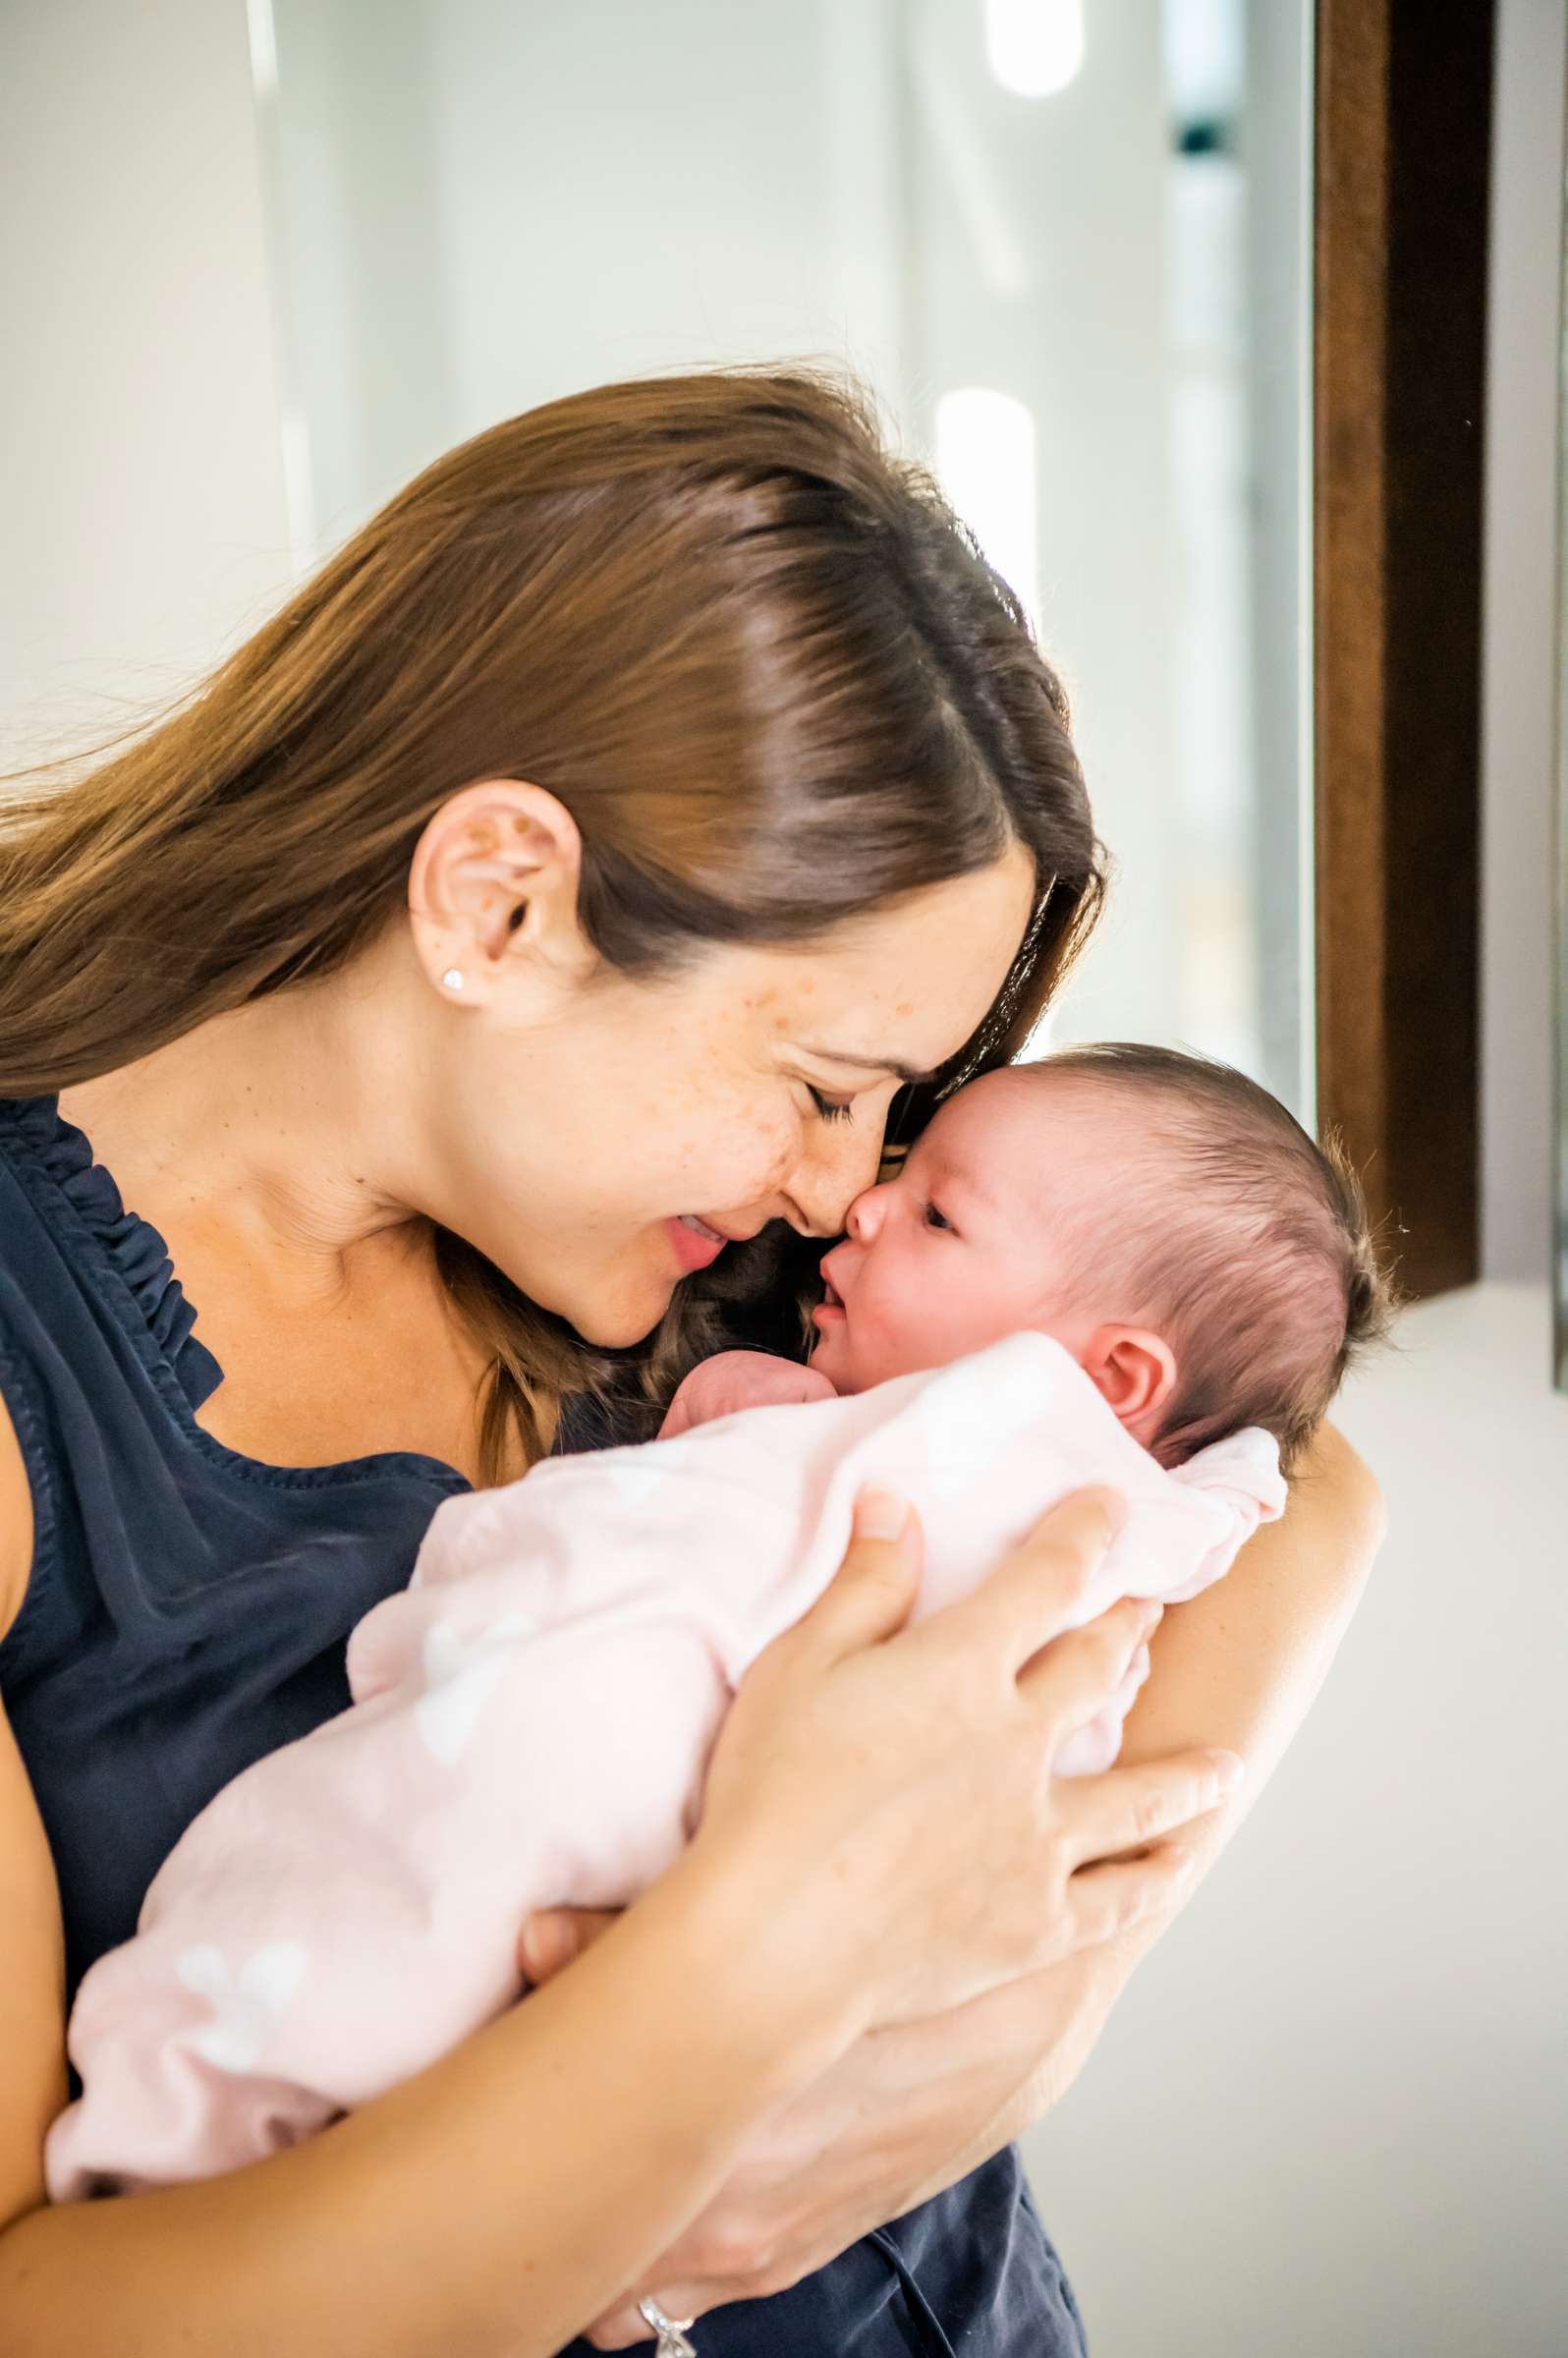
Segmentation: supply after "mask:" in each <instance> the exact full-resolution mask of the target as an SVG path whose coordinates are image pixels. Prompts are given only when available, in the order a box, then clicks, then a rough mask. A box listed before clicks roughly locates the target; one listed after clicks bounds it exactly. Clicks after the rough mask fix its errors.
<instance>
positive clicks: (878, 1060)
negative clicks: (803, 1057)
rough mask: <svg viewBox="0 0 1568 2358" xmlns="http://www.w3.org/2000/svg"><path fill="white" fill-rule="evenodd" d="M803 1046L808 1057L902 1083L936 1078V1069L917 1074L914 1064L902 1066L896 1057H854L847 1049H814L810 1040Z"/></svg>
mask: <svg viewBox="0 0 1568 2358" xmlns="http://www.w3.org/2000/svg"><path fill="white" fill-rule="evenodd" d="M801 1046H802V1048H803V1049H804V1050H805V1052H806V1054H807V1055H808V1056H820V1057H822V1058H823V1060H824V1061H825V1062H826V1063H828V1064H854V1065H858V1066H859V1067H860V1069H861V1071H862V1072H863V1073H892V1074H894V1075H895V1077H896V1078H897V1079H898V1080H900V1081H907V1082H913V1083H916V1084H917V1085H918V1084H919V1083H921V1082H924V1081H934V1080H935V1078H936V1073H935V1069H934V1067H933V1069H932V1070H931V1071H930V1072H928V1073H922V1072H917V1071H916V1069H915V1067H914V1066H913V1065H912V1064H900V1063H899V1062H898V1059H897V1058H896V1057H894V1056H852V1055H851V1054H850V1052H849V1050H848V1049H847V1048H818V1047H813V1046H812V1043H811V1041H810V1040H805V1039H803V1040H802V1041H801Z"/></svg>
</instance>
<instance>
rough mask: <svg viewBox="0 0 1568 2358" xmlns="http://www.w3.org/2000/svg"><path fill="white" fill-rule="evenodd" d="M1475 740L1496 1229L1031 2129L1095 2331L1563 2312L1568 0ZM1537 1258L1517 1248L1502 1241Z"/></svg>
mask: <svg viewBox="0 0 1568 2358" xmlns="http://www.w3.org/2000/svg"><path fill="white" fill-rule="evenodd" d="M1500 17H1501V29H1500V52H1499V73H1498V84H1497V101H1496V105H1497V113H1496V123H1497V148H1496V184H1495V197H1494V211H1493V256H1492V304H1493V316H1492V329H1491V362H1492V378H1491V384H1490V387H1489V392H1488V404H1489V415H1488V430H1487V451H1488V475H1487V506H1486V528H1485V529H1486V556H1485V590H1486V614H1485V646H1484V686H1485V695H1486V720H1485V736H1484V779H1483V789H1484V836H1485V857H1486V876H1485V924H1486V940H1485V970H1484V989H1485V1009H1484V1041H1485V1054H1486V1058H1487V1073H1486V1090H1485V1101H1484V1116H1485V1151H1486V1181H1487V1201H1486V1251H1487V1265H1488V1267H1489V1268H1490V1269H1491V1270H1492V1271H1493V1272H1496V1275H1494V1277H1493V1280H1492V1281H1491V1282H1488V1283H1486V1284H1484V1285H1482V1286H1480V1287H1476V1288H1472V1289H1469V1290H1467V1291H1465V1292H1463V1293H1458V1294H1453V1295H1450V1296H1448V1297H1447V1298H1446V1299H1444V1300H1440V1301H1437V1302H1433V1303H1429V1304H1427V1305H1424V1306H1423V1307H1422V1308H1420V1309H1419V1310H1417V1311H1415V1312H1413V1313H1411V1314H1410V1315H1409V1316H1408V1317H1407V1319H1405V1321H1404V1323H1403V1327H1402V1330H1401V1333H1400V1337H1399V1345H1398V1349H1397V1350H1396V1351H1395V1352H1394V1353H1393V1354H1391V1355H1390V1356H1389V1357H1388V1358H1387V1359H1386V1360H1385V1361H1384V1362H1383V1363H1382V1364H1381V1365H1380V1366H1378V1367H1376V1368H1374V1369H1373V1370H1372V1372H1371V1373H1370V1374H1369V1375H1366V1376H1365V1377H1363V1378H1362V1379H1361V1380H1360V1381H1359V1382H1358V1383H1357V1384H1356V1386H1355V1387H1354V1389H1353V1391H1352V1392H1351V1394H1350V1396H1349V1397H1348V1398H1347V1400H1346V1401H1345V1403H1344V1412H1343V1419H1342V1421H1343V1423H1344V1425H1345V1428H1346V1430H1347V1431H1348V1432H1349V1433H1350V1435H1351V1437H1352V1439H1353V1440H1355V1442H1356V1443H1357V1445H1358V1446H1359V1447H1360V1448H1361V1450H1362V1451H1363V1453H1364V1454H1365V1455H1366V1456H1367V1458H1368V1459H1369V1460H1370V1461H1371V1463H1372V1466H1373V1467H1374V1468H1375V1470H1376V1472H1377V1474H1378V1475H1379V1477H1380V1479H1381V1482H1382V1484H1383V1488H1384V1490H1385V1492H1386V1495H1387V1498H1388V1503H1389V1512H1390V1518H1391V1527H1390V1534H1389V1539H1388V1543H1387V1545H1386V1547H1385V1549H1384V1551H1383V1556H1382V1559H1381V1561H1380V1563H1379V1565H1378V1568H1377V1571H1376V1573H1375V1574H1374V1576H1373V1580H1372V1586H1371V1589H1370V1591H1369V1594H1368V1597H1367V1600H1366V1602H1365V1603H1364V1605H1363V1607H1362V1610H1361V1612H1360V1614H1359V1615H1358V1617H1357V1620H1356V1622H1355V1623H1354V1625H1353V1627H1352V1629H1351V1632H1350V1634H1349V1636H1348V1638H1347V1640H1346V1642H1345V1646H1344V1649H1343V1652H1342V1654H1341V1656H1340V1659H1339V1661H1338V1663H1337V1664H1336V1666H1335V1669H1334V1672H1333V1675H1332V1676H1331V1678H1330V1680H1329V1682H1328V1685H1327V1687H1326V1689H1325V1690H1324V1693H1323V1695H1322V1697H1321V1698H1320V1700H1319V1701H1318V1703H1317V1705H1316V1708H1315V1710H1314V1712H1313V1713H1312V1716H1311V1717H1310V1719H1309V1721H1308V1723H1307V1725H1306V1727H1305V1729H1304V1730H1303V1732H1302V1734H1301V1736H1300V1737H1299V1738H1298V1740H1297V1742H1296V1744H1295V1746H1294V1747H1293V1749H1292V1751H1291V1753H1290V1754H1289V1756H1288V1757H1287V1759H1286V1761H1285V1762H1284V1764H1283V1766H1282V1767H1281V1768H1280V1769H1279V1771H1278V1773H1277V1775H1276V1777H1275V1779H1274V1781H1273V1783H1272V1785H1271V1786H1270V1788H1269V1790H1268V1791H1267V1793H1266V1794H1265V1795H1264V1796H1263V1798H1262V1800H1261V1801H1260V1804H1259V1806H1258V1808H1257V1810H1256V1812H1255V1813H1254V1816H1253V1818H1252V1819H1251V1820H1250V1822H1249V1824H1248V1825H1247V1826H1246V1827H1245V1828H1244V1830H1243V1832H1242V1833H1241V1835H1240V1836H1239V1837H1238V1840H1237V1843H1236V1846H1235V1848H1234V1849H1233V1850H1232V1851H1231V1852H1230V1853H1229V1854H1228V1856H1227V1857H1226V1859H1225V1860H1224V1861H1223V1862H1222V1863H1221V1865H1220V1867H1219V1868H1218V1870H1217V1871H1216V1874H1215V1877H1214V1879H1213V1881H1211V1882H1210V1883H1209V1884H1208V1885H1206V1886H1205V1887H1204V1890H1203V1891H1202V1892H1201V1893H1200V1894H1199V1895H1198V1898H1197V1899H1196V1901H1195V1902H1194V1904H1193V1906H1192V1908H1191V1909H1190V1910H1189V1912H1188V1914H1187V1915H1186V1916H1185V1917H1184V1918H1183V1919H1181V1921H1180V1922H1179V1923H1178V1924H1177V1925H1176V1926H1175V1927H1174V1928H1173V1930H1172V1932H1171V1933H1170V1934H1169V1935H1168V1936H1167V1937H1166V1939H1165V1940H1164V1941H1163V1942H1162V1943H1161V1944H1160V1946H1159V1948H1158V1949H1157V1950H1156V1951H1155V1952H1154V1953H1153V1955H1152V1956H1151V1957H1150V1958H1149V1959H1148V1962H1147V1963H1146V1965H1145V1966H1144V1967H1143V1968H1142V1970H1141V1972H1140V1974H1139V1977H1138V1979H1137V1980H1136V1982H1135V1983H1134V1985H1133V1987H1132V1988H1131V1990H1130V1991H1129V1993H1128V1994H1127V1996H1126V1997H1125V1999H1124V2000H1123V2002H1122V2005H1121V2007H1120V2008H1119V2010H1118V2012H1117V2014H1116V2016H1115V2018H1114V2019H1113V2021H1112V2023H1111V2024H1110V2026H1109V2028H1108V2030H1107V2032H1106V2034H1105V2037H1104V2039H1103V2040H1102V2042H1101V2045H1100V2048H1099V2049H1098V2051H1097V2053H1096V2054H1095V2055H1094V2056H1093V2057H1092V2060H1091V2062H1090V2064H1089V2066H1088V2069H1087V2070H1086V2073H1085V2075H1084V2077H1083V2078H1082V2080H1081V2081H1080V2082H1079V2084H1078V2086H1077V2087H1076V2088H1075V2089H1074V2090H1073V2091H1072V2092H1071V2093H1070V2095H1069V2096H1068V2097H1067V2099H1066V2100H1065V2102H1064V2103H1063V2104H1062V2105H1060V2106H1059V2107H1058V2109H1057V2110H1056V2112H1055V2113H1054V2114H1053V2115H1052V2116H1051V2118H1050V2119H1049V2120H1048V2121H1047V2122H1045V2123H1044V2124H1042V2126H1041V2127H1040V2128H1039V2129H1038V2130H1037V2131H1036V2133H1035V2134H1034V2136H1033V2137H1032V2138H1031V2139H1029V2140H1028V2141H1027V2144H1028V2154H1029V2160H1030V2166H1031V2170H1032V2174H1033V2176H1034V2179H1035V2182H1036V2187H1037V2189H1038V2192H1039V2197H1040V2204H1041V2209H1042V2211H1043V2213H1044V2216H1045V2218H1046V2220H1047V2222H1048V2224H1049V2225H1050V2227H1051V2229H1052V2231H1053V2233H1054V2234H1055V2235H1056V2236H1057V2238H1058V2241H1059V2243H1060V2246H1061V2249H1062V2252H1063V2256H1064V2259H1065V2261H1066V2263H1067V2266H1068V2269H1069V2273H1070V2274H1071V2275H1072V2277H1073V2279H1074V2282H1075V2285H1076V2287H1077V2290H1078V2293H1079V2296H1080V2299H1081V2300H1082V2302H1083V2305H1084V2309H1085V2312H1086V2316H1087V2319H1088V2323H1089V2328H1090V2340H1091V2346H1092V2350H1093V2352H1094V2358H1153V2354H1156V2353H1157V2358H1214V2354H1215V2353H1221V2354H1223V2358H1230V2354H1231V2353H1236V2354H1237V2358H1241V2354H1242V2353H1246V2358H1253V2354H1254V2353H1258V2354H1259V2358H1264V2354H1266V2358H1318V2353H1320V2352H1323V2351H1334V2352H1336V2353H1339V2354H1341V2358H1395V2354H1397V2358H1405V2354H1406V2353H1416V2352H1420V2353H1421V2354H1422V2358H1478V2354H1479V2353H1488V2354H1489V2353H1492V2352H1496V2353H1499V2354H1501V2353H1507V2358H1560V2353H1561V2352H1562V2351H1563V2350H1564V2349H1568V2278H1565V2274H1564V2268H1563V2233H1562V2228H1563V2219H1564V2218H1565V2217H1568V2132H1565V2128H1564V2123H1565V2121H1568V2033H1565V2030H1564V2019H1563V2018H1564V2007H1563V1992H1564V1991H1565V1990H1568V1912H1565V1905H1564V1894H1563V1875H1562V1858H1563V1833H1562V1828H1563V1819H1564V1805H1565V1802H1568V1779H1565V1776H1564V1769H1563V1744H1562V1739H1561V1735H1560V1729H1561V1726H1562V1710H1563V1705H1562V1690H1563V1685H1564V1679H1565V1674H1568V1646H1565V1642H1564V1641H1565V1636H1568V1398H1565V1397H1564V1396H1563V1395H1561V1394H1559V1393H1557V1392H1554V1391H1553V1390H1552V1389H1551V1388H1550V1384H1549V1375H1548V1369H1549V1342H1548V1325H1549V1319H1548V1310H1547V1301H1546V1289H1545V1284H1544V1277H1543V1270H1544V1263H1545V1256H1546V1243H1547V1200H1546V1188H1545V1167H1546V1112H1545V1106H1546V1073H1547V1067H1548V1056H1549V1012H1550V983H1549V967H1548V952H1549V938H1550V908H1549V901H1550V889H1549V874H1550V862H1549V857H1548V844H1549V807H1550V759H1549V751H1550V739H1551V726H1552V711H1553V702H1554V696H1555V683H1554V670H1553V663H1554V656H1553V583H1552V541H1553V531H1552V517H1553V503H1552V495H1551V486H1552V481H1553V474H1554V433H1555V424H1554V421H1555V412H1556V333H1555V323H1556V318H1557V295H1556V277H1557V267H1558V252H1559V235H1560V204H1561V155H1562V129H1561V126H1562V110H1563V85H1564V53H1565V46H1568V10H1565V6H1564V0H1501V9H1500ZM1518 1270H1522V1271H1525V1272H1527V1277H1526V1280H1525V1281H1522V1282H1512V1283H1509V1282H1502V1281H1501V1279H1502V1278H1504V1277H1506V1276H1507V1274H1508V1273H1509V1272H1511V1271H1518Z"/></svg>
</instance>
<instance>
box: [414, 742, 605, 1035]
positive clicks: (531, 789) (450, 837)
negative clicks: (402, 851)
mask: <svg viewBox="0 0 1568 2358" xmlns="http://www.w3.org/2000/svg"><path fill="white" fill-rule="evenodd" d="M582 871H583V839H582V837H581V835H580V834H579V833H578V827H577V821H576V819H575V818H574V817H573V816H572V814H571V812H570V811H568V810H567V808H566V806H565V804H564V803H560V802H557V801H556V798H555V796H554V795H553V794H546V792H545V791H544V789H543V787H542V786H531V785H529V784H527V783H526V782H525V781H524V780H522V779H519V778H483V779H481V780H480V781H479V782H478V783H477V784H476V785H474V786H465V787H464V788H463V790H462V792H461V793H459V794H454V795H453V796H451V797H450V799H449V800H448V801H446V802H444V803H443V804H442V805H441V808H440V810H439V811H437V813H436V814H435V816H434V817H433V818H432V819H431V820H430V822H429V824H428V826H426V828H425V830H424V833H423V834H422V835H421V836H420V841H419V845H418V847H417V849H416V851H415V854H414V861H413V865H412V867H411V868H410V870H409V917H410V922H411V925H412V927H413V932H414V946H415V952H416V954H417V956H418V958H419V960H420V965H421V966H422V967H423V969H424V971H425V974H426V975H427V976H428V978H429V980H430V981H431V983H434V984H435V986H436V987H437V988H438V989H439V990H440V992H441V995H442V997H443V998H449V999H452V1000H454V1001H457V1002H460V1003H467V1004H471V1005H478V1004H480V1003H482V1002H484V1001H485V1000H487V999H489V998H491V997H493V996H494V994H495V992H496V990H497V989H498V988H506V989H508V990H510V989H511V988H512V987H513V985H514V984H516V983H519V982H521V981H523V979H524V975H525V970H530V971H531V972H532V975H533V976H534V977H535V978H538V977H539V976H540V975H541V974H547V975H548V977H549V979H550V980H552V981H555V982H563V983H564V982H568V981H570V982H574V983H575V982H580V981H582V980H583V979H584V978H585V976H586V975H587V974H588V972H589V971H590V970H591V968H592V967H593V965H594V964H595V960H594V956H593V952H592V949H591V948H590V946H589V944H588V938H587V936H586V935H585V933H584V931H583V928H582V926H581V925H580V923H579V921H578V914H577V900H578V887H579V884H580V882H581V880H582Z"/></svg>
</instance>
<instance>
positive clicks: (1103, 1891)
mask: <svg viewBox="0 0 1568 2358" xmlns="http://www.w3.org/2000/svg"><path fill="white" fill-rule="evenodd" d="M1197 1864H1198V1861H1197V1859H1196V1858H1195V1856H1194V1854H1193V1853H1192V1851H1190V1850H1186V1849H1184V1848H1183V1847H1182V1845H1181V1844H1180V1843H1179V1842H1162V1843H1160V1844H1159V1845H1158V1847H1157V1848H1155V1849H1153V1850H1151V1851H1150V1852H1149V1853H1148V1857H1147V1858H1143V1859H1131V1860H1128V1861H1126V1862H1125V1863H1123V1862H1120V1861H1107V1862H1106V1863H1105V1864H1104V1865H1103V1866H1099V1867H1081V1868H1080V1869H1079V1871H1078V1873H1077V1874H1076V1875H1075V1876H1074V1877H1073V1879H1072V1881H1071V1883H1070V1884H1069V1885H1068V1894H1069V1898H1070V1900H1071V1904H1072V1909H1073V1914H1074V1917H1075V1918H1076V1920H1077V1925H1078V1931H1079V1936H1080V1945H1081V1946H1083V1947H1085V1948H1098V1947H1099V1945H1100V1943H1101V1942H1102V1941H1105V1940H1114V1939H1115V1938H1116V1936H1117V1935H1118V1933H1125V1932H1130V1931H1131V1930H1132V1927H1133V1926H1134V1925H1135V1924H1142V1923H1143V1922H1144V1920H1145V1918H1146V1917H1148V1916H1152V1915H1155V1914H1157V1913H1158V1912H1159V1910H1160V1909H1162V1908H1164V1907H1165V1906H1167V1905H1168V1904H1169V1903H1170V1902H1171V1901H1172V1900H1174V1898H1175V1897H1176V1895H1177V1893H1178V1892H1179V1891H1180V1890H1181V1888H1182V1885H1183V1884H1184V1883H1185V1882H1186V1881H1187V1878H1188V1877H1189V1876H1190V1875H1191V1874H1192V1872H1193V1869H1194V1868H1195V1867H1196V1866H1197Z"/></svg>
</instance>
